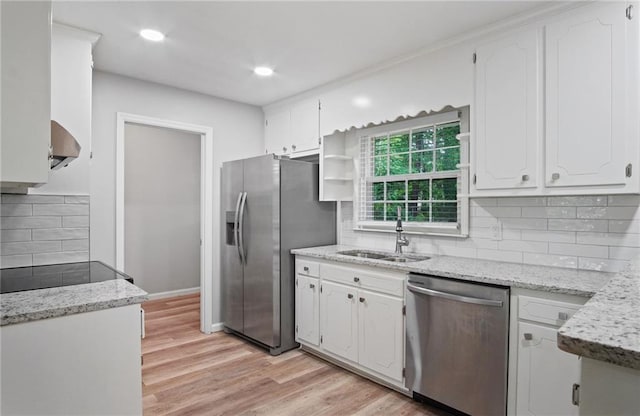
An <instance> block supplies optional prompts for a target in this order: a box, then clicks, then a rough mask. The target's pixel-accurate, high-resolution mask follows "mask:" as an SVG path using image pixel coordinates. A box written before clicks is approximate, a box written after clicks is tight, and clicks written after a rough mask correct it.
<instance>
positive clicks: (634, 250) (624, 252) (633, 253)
mask: <svg viewBox="0 0 640 416" xmlns="http://www.w3.org/2000/svg"><path fill="white" fill-rule="evenodd" d="M638 256H640V247H609V258H610V259H616V260H631V259H633V258H635V257H638Z"/></svg>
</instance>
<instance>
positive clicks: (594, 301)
mask: <svg viewBox="0 0 640 416" xmlns="http://www.w3.org/2000/svg"><path fill="white" fill-rule="evenodd" d="M354 249H363V248H361V247H352V246H335V245H334V246H323V247H312V248H305V249H295V250H291V253H293V254H298V255H304V256H309V257H315V258H321V259H326V260H332V261H340V262H345V263H353V264H361V265H365V266H374V267H383V268H387V269H394V270H401V271H405V272H416V273H425V274H432V275H435V276H441V277H449V278H455V279H462V280H467V281H475V282H481V283H491V284H498V285H504V286H511V287H518V288H525V289H533V290H541V291H546V292H554V293H564V294H569V295H578V296H583V297H590V298H591V299H590V300H589V301H588V302H587V303H586V304H585V305H584V306H583V307H582V308H580V310H579V311H578V312H577V313H576V314H575V315H573V316H572V317H571V318H570V319H569V320H568V321H567V322H566V323H565V324H564V325H563V326H562V327H561V328H560V329H559V330H558V333H557V338H558V341H557V343H558V347H559V348H560V349H562V350H564V351H566V352H569V353H572V354H576V355H579V356H583V357H586V358H592V359H594V360H599V361H604V362H608V363H611V364H616V365H619V366H622V367H627V368H633V369H640V257H638V258H637V259H635V260H633V261H631V262H630V264H629V266H628V267H627V268H626V269H625V270H624V271H622V272H620V273H617V274H615V273H604V272H598V271H589V270H576V269H564V268H559V267H549V266H535V265H525V264H520V263H505V262H498V261H490V260H479V259H469V258H462V257H450V256H434V257H433V258H431V259H429V260H425V261H420V262H411V263H404V264H398V263H388V262H384V261H380V260H372V259H363V258H359V257H350V256H345V255H341V254H337V252H338V251H344V250H354ZM372 251H375V249H372ZM409 254H411V253H409Z"/></svg>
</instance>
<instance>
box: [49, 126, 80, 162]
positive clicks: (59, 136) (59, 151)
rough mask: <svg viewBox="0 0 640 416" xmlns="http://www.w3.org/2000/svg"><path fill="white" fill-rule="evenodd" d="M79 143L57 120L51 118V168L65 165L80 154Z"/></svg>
mask: <svg viewBox="0 0 640 416" xmlns="http://www.w3.org/2000/svg"><path fill="white" fill-rule="evenodd" d="M80 149H81V147H80V144H78V142H77V141H76V139H75V138H74V137H73V136H72V135H71V133H69V132H68V131H67V129H65V128H64V127H62V126H61V125H60V124H58V122H57V121H55V120H51V155H50V159H51V170H55V169H60V168H62V167H65V166H67V165H68V164H69V163H70V162H71V161H73V160H74V159H76V158H77V157H78V156H79V155H80Z"/></svg>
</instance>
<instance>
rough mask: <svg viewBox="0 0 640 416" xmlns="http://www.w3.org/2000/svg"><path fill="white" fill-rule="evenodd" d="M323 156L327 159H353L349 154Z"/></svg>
mask: <svg viewBox="0 0 640 416" xmlns="http://www.w3.org/2000/svg"><path fill="white" fill-rule="evenodd" d="M324 158H325V159H328V160H345V161H346V160H353V158H352V157H351V156H345V155H324Z"/></svg>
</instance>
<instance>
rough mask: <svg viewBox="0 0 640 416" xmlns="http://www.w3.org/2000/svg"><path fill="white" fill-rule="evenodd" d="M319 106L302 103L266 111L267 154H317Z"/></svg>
mask: <svg viewBox="0 0 640 416" xmlns="http://www.w3.org/2000/svg"><path fill="white" fill-rule="evenodd" d="M319 137H320V103H319V102H318V100H316V99H311V100H304V101H300V102H298V103H295V104H294V105H292V106H286V107H281V108H278V109H275V110H266V112H265V150H266V153H275V154H278V155H289V156H291V157H296V156H298V155H300V156H304V155H307V154H313V153H318V149H319V147H320V142H319Z"/></svg>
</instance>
